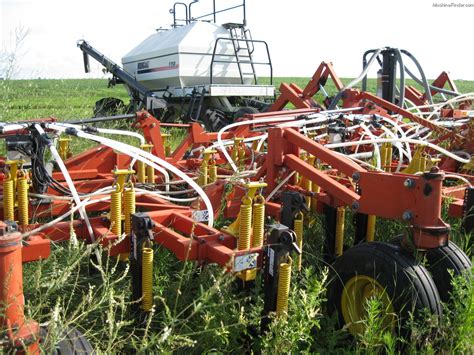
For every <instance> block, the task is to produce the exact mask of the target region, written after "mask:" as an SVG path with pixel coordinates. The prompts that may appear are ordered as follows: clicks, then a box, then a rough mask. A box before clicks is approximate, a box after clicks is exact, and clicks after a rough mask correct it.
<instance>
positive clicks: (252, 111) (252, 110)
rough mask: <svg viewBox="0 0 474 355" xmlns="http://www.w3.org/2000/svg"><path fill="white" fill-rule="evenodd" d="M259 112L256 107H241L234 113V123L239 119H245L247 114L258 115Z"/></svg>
mask: <svg viewBox="0 0 474 355" xmlns="http://www.w3.org/2000/svg"><path fill="white" fill-rule="evenodd" d="M258 112H259V111H258V110H257V109H256V108H255V107H252V106H242V107H239V109H238V110H237V111H235V112H234V121H235V120H236V119H238V118H241V117H244V115H246V114H251V115H253V114H255V113H258Z"/></svg>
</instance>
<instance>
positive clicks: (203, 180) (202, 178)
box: [198, 160, 208, 186]
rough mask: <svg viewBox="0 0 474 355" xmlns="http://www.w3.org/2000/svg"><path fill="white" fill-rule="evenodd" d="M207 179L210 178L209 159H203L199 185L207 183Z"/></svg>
mask: <svg viewBox="0 0 474 355" xmlns="http://www.w3.org/2000/svg"><path fill="white" fill-rule="evenodd" d="M207 180H208V172H207V161H205V160H203V161H202V164H201V166H200V167H199V177H198V185H199V186H204V185H207Z"/></svg>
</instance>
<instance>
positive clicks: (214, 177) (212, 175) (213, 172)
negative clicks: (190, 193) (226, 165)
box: [207, 159, 217, 184]
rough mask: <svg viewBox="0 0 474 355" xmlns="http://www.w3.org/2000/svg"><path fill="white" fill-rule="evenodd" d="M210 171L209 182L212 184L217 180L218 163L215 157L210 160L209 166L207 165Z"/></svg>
mask: <svg viewBox="0 0 474 355" xmlns="http://www.w3.org/2000/svg"><path fill="white" fill-rule="evenodd" d="M207 172H208V179H209V180H208V183H209V184H212V183H213V182H216V181H217V165H216V161H215V160H214V159H211V160H209V166H208V167H207Z"/></svg>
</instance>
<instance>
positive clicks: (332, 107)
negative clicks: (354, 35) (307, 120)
mask: <svg viewBox="0 0 474 355" xmlns="http://www.w3.org/2000/svg"><path fill="white" fill-rule="evenodd" d="M383 49H384V48H379V49H377V50H376V51H374V54H372V57H370V59H369V62H368V63H367V65H366V66H365V67H364V69H363V70H362V72H361V73H360V75H359V76H358V77H357V78H356V79H354V80H352V81H351V82H350V83H349V84H347V85H346V86H344V87H343V88H342V89H341V90H339V92H338V93H337V95H336V97H334V99H333V100H332V101H331V104H330V105H329V108H328V110H333V109H334V108H335V107H336V105H337V103H338V101H339V100H340V99H341V97H342V94H343V93H344V91H345V90H347V89H350V88H351V87H353V86H354V85H356V84H357V83H359V82H360V81H361V80H363V79H364V77H366V76H367V72H368V71H369V69H370V67H371V66H372V64H373V63H374V60H375V59H376V58H377V56H378V55H379V54H380V52H381V51H382V50H383Z"/></svg>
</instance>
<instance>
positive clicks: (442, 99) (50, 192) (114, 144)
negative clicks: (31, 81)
mask: <svg viewBox="0 0 474 355" xmlns="http://www.w3.org/2000/svg"><path fill="white" fill-rule="evenodd" d="M192 4H193V3H192ZM192 4H191V5H192ZM244 4H245V3H244ZM244 4H243V5H244ZM191 5H189V7H188V6H187V5H185V7H186V11H185V12H186V19H185V20H184V23H183V26H178V23H177V19H176V11H177V9H176V8H177V6H182V5H175V7H174V12H173V14H174V16H175V21H174V26H173V29H172V30H170V31H171V32H169V33H166V32H158V33H157V34H155V35H152V36H151V37H150V38H149V39H147V40H146V41H145V42H144V43H148V42H150V41H151V42H153V41H157V43H161V42H160V41H161V40H160V38H165V37H166V36H169V37H170V38H175V37H176V38H178V37H179V38H180V39H181V40H182V41H183V42H182V43H186V41H187V36H188V35H189V36H191V37H192V36H194V34H193V33H194V31H195V30H199V29H200V28H201V27H202V30H203V31H204V30H205V29H207V28H209V29H212V30H213V31H215V35H216V36H217V37H218V38H217V39H215V41H214V40H213V41H214V42H213V43H214V50H213V52H211V54H212V56H210V55H208V56H207V57H206V58H207V59H209V60H210V63H211V67H212V65H213V64H214V63H216V62H217V61H216V59H215V55H216V53H220V54H222V53H226V54H227V52H226V51H224V52H222V51H221V50H219V48H220V47H219V46H218V44H219V43H220V42H225V41H227V42H229V43H230V48H234V49H235V48H237V47H236V46H237V45H238V43H240V42H241V41H240V40H239V39H237V38H236V37H233V36H232V32H233V31H234V30H235V29H244V27H243V25H241V26H240V27H239V26H237V25H235V24H234V25H233V26H230V25H229V26H227V27H226V26H217V25H215V24H214V23H212V21H211V23H207V22H199V21H197V19H198V18H197V17H192V16H191V11H190V8H191ZM244 8H245V7H244ZM216 13H217V12H216V9H214V12H213V13H211V17H212V16H215V15H216ZM244 24H245V23H244ZM229 33H231V35H230V37H225V40H224V39H221V38H223V37H224V36H229ZM244 33H246V32H245V30H244ZM180 36H181V37H180ZM213 38H214V37H213ZM151 42H150V43H151ZM211 42H212V41H211ZM253 42H255V41H253ZM253 42H251V41H250V40H249V41H248V43H247V45H248V44H249V43H253ZM153 43H154V42H153ZM180 43H181V42H180ZM79 46H80V48H81V50H82V51H83V52H84V53H87V54H88V55H91V56H93V57H95V58H96V59H97V58H102V60H103V61H102V63H103V64H104V65H106V67H107V68H108V70H109V71H110V72H111V73H112V74H113V75H114V79H113V80H115V81H117V78H119V79H121V80H123V81H124V82H125V84H126V85H127V86H128V88H129V90H130V93H131V97H132V99H134V100H135V103H136V104H137V105H139V106H140V105H141V107H142V108H148V109H149V110H148V111H147V110H145V109H141V110H138V111H136V112H132V113H127V114H124V115H121V116H110V117H97V118H93V119H91V120H78V121H73V122H64V121H59V120H57V119H55V118H48V119H35V120H30V121H23V122H19V123H3V124H2V126H1V132H0V133H1V135H2V138H3V139H4V141H5V143H6V147H7V154H6V156H5V157H3V158H2V159H1V160H0V163H1V165H2V167H3V173H2V175H0V180H1V183H2V195H3V205H2V207H1V208H0V210H1V216H2V222H0V234H1V235H0V265H2V266H1V267H0V280H1V282H2V284H3V285H5V287H3V288H2V289H3V291H2V293H1V294H0V300H1V303H2V305H4V308H5V311H4V312H3V313H2V317H0V320H1V325H2V329H3V330H4V331H5V334H7V338H8V344H7V346H9V347H13V348H20V347H25V346H26V347H27V348H28V349H29V350H30V351H34V350H35V349H36V348H37V347H38V346H39V342H40V341H41V336H40V327H39V326H38V324H37V323H35V322H34V321H32V320H28V319H25V316H24V312H23V308H24V301H23V297H22V264H23V263H26V262H32V261H35V260H39V259H44V258H47V257H48V256H49V253H50V248H51V243H57V242H67V241H69V240H70V237H71V233H70V230H71V227H72V228H73V229H74V232H75V233H74V235H75V236H77V238H78V239H80V240H83V241H84V242H85V243H97V244H98V245H100V246H102V248H99V249H98V253H100V252H101V253H108V254H109V255H110V256H116V257H118V258H121V259H122V260H123V262H129V263H130V269H131V272H130V278H131V280H132V290H131V297H132V299H133V301H134V302H135V304H136V309H135V311H136V312H141V313H143V314H145V315H146V314H150V311H151V310H152V309H153V307H155V306H156V305H155V302H154V299H153V293H152V291H153V275H152V270H153V268H152V266H153V263H159V260H154V259H153V257H154V250H156V248H157V247H158V246H162V247H164V248H166V249H168V250H170V251H171V252H172V253H173V254H174V255H175V256H176V258H177V259H179V260H181V261H183V262H196V263H198V264H200V265H203V266H204V265H206V264H211V263H214V264H218V265H220V266H221V267H222V268H224V269H225V270H226V271H227V272H229V273H232V274H233V275H235V278H236V280H237V281H238V282H239V283H240V284H241V286H244V287H252V285H253V284H254V283H255V281H256V280H262V282H263V288H262V289H263V295H262V297H263V299H264V310H263V316H262V331H265V329H266V327H267V326H268V324H269V322H271V320H272V319H273V317H277V318H279V319H285V317H291V310H290V312H289V310H288V300H289V299H291V297H295V296H294V295H292V294H291V293H290V283H291V278H292V277H297V274H298V273H299V272H300V270H301V268H302V265H303V266H304V265H305V244H306V243H312V242H314V239H316V238H321V237H322V238H323V240H324V243H323V244H324V247H323V250H322V251H321V253H322V258H323V259H324V260H325V262H326V263H330V264H331V268H330V275H331V277H330V282H329V284H328V285H327V288H328V295H327V299H328V302H327V307H326V308H327V312H328V313H331V314H332V313H336V314H338V316H339V319H340V324H341V326H343V325H345V326H347V329H348V331H349V332H350V333H351V334H353V335H358V334H362V333H363V332H364V322H363V320H364V317H365V315H366V313H365V312H366V311H365V308H364V306H365V304H366V301H367V300H368V299H370V298H371V297H374V296H376V297H379V298H380V299H381V301H382V303H383V306H384V307H385V309H386V310H387V312H385V315H384V318H383V322H382V323H383V325H384V327H385V330H387V331H390V332H393V333H398V334H400V335H402V336H409V334H410V330H411V329H410V326H409V319H410V317H411V315H412V314H414V315H415V317H416V316H418V315H420V314H422V313H423V314H425V313H426V312H428V313H429V314H430V315H431V316H432V319H436V320H438V321H441V320H442V317H443V310H442V302H445V303H446V304H449V302H450V292H451V291H452V286H451V279H452V277H453V276H461V275H462V276H466V277H467V276H468V273H469V270H470V268H471V261H470V259H469V257H468V256H467V255H466V254H465V253H464V252H463V251H462V250H461V249H460V248H459V247H458V246H456V244H454V243H453V242H452V241H451V240H450V232H451V227H450V225H449V224H448V223H446V222H445V221H444V220H443V218H442V206H443V203H445V204H446V205H447V206H448V212H449V215H450V216H451V217H454V218H462V220H463V229H464V231H465V232H466V234H468V233H470V231H471V229H472V226H473V220H472V217H471V216H470V209H471V207H472V205H473V203H474V197H473V196H474V195H473V192H472V191H473V188H472V185H471V184H472V169H473V165H472V158H471V156H472V154H473V151H472V150H473V146H472V138H471V133H472V131H471V130H472V125H471V117H472V115H473V112H474V111H473V110H472V108H471V99H472V95H471V94H461V93H459V92H458V91H457V89H456V87H455V85H454V83H453V81H452V80H450V78H449V76H448V75H447V74H446V73H443V74H442V75H440V76H439V77H438V79H436V80H435V81H434V82H433V83H429V82H428V80H427V79H426V77H425V75H424V73H423V71H422V69H421V66H420V65H419V63H418V62H417V60H416V58H415V57H414V56H413V55H412V54H411V53H410V52H408V51H406V50H399V49H396V48H389V47H384V48H379V49H375V50H371V51H368V52H366V53H365V54H364V57H363V66H364V70H363V72H362V73H361V74H360V76H359V78H357V79H356V80H354V81H353V82H351V83H349V84H348V85H343V83H342V82H341V80H340V79H339V78H338V77H337V75H336V72H335V70H334V68H333V65H332V64H331V63H328V62H323V63H321V65H320V66H319V67H318V69H317V70H316V72H315V74H314V76H313V77H312V78H311V80H310V81H309V83H308V85H307V86H306V87H305V88H304V89H301V88H299V87H298V86H297V85H296V84H291V83H290V84H282V85H281V87H280V90H279V91H280V94H279V96H278V97H277V98H276V99H275V100H273V102H271V103H268V104H266V106H265V110H262V111H265V112H257V110H255V111H252V112H245V113H242V114H240V113H239V114H237V113H236V112H238V110H240V108H239V109H238V110H236V106H232V105H230V106H228V105H227V103H226V104H225V105H227V107H228V110H227V111H225V110H222V112H224V111H225V114H226V117H227V118H229V117H230V116H229V114H230V113H231V112H234V113H235V115H234V117H233V118H232V121H233V122H230V121H228V122H226V124H225V125H221V123H222V121H220V123H219V124H218V125H215V126H213V127H209V124H206V122H205V121H203V120H202V119H201V118H199V117H197V116H192V115H191V116H188V117H193V118H190V119H188V120H185V121H184V122H178V123H177V122H168V121H170V120H174V119H172V116H171V114H170V113H169V111H168V110H170V107H175V106H173V105H175V102H174V101H173V98H179V99H180V100H181V99H183V98H186V100H188V102H187V104H189V107H193V105H194V103H193V101H195V100H199V101H201V102H200V104H199V105H201V106H205V105H209V106H207V107H211V106H212V105H213V103H215V102H216V100H217V101H219V100H220V101H222V100H223V99H222V97H220V96H219V95H221V93H225V92H226V90H231V89H232V90H233V89H236V88H239V90H240V89H242V91H238V92H239V96H241V97H246V96H247V94H248V95H252V96H266V95H263V94H262V93H263V91H259V90H264V91H265V92H266V93H267V94H268V93H269V92H270V91H266V90H267V89H268V88H267V87H266V86H258V85H254V86H255V87H253V88H252V90H253V91H252V90H250V89H249V91H245V90H247V89H248V87H247V85H248V84H247V83H246V81H245V80H243V82H242V80H240V79H243V78H244V77H245V75H244V73H242V72H241V67H240V66H239V65H238V62H239V60H241V57H240V56H239V55H237V53H238V51H237V50H233V52H232V53H230V54H229V56H230V57H232V58H234V59H235V60H236V61H237V62H234V65H235V66H237V67H238V68H239V69H238V70H237V72H235V71H232V70H233V69H231V66H230V65H229V66H228V67H227V69H226V70H228V73H234V74H232V75H230V77H231V78H232V80H231V82H229V83H228V82H224V81H226V80H227V79H225V78H224V76H222V77H219V78H220V79H219V80H221V81H214V79H213V75H214V73H216V72H215V71H211V73H213V74H211V76H210V82H209V81H206V80H207V79H209V77H207V79H206V80H205V78H203V77H202V78H200V79H202V81H201V82H198V83H191V84H189V85H188V84H186V80H188V79H189V80H190V82H191V81H192V80H191V79H193V80H194V79H196V78H190V77H187V75H185V74H181V73H182V72H181V70H183V73H185V72H186V70H187V69H186V68H187V67H186V65H187V64H186V61H187V60H188V59H189V58H188V59H186V58H187V57H186V56H190V57H192V56H193V55H195V54H192V53H191V54H190V53H187V54H180V53H177V54H173V55H175V56H176V58H177V59H176V61H174V63H175V64H174V65H173V66H172V68H171V69H169V70H170V72H171V71H179V73H180V74H179V75H180V76H181V75H183V77H180V80H181V82H176V83H175V86H174V87H171V86H169V85H166V87H167V88H166V90H163V92H161V91H160V90H159V88H160V87H161V88H162V87H163V86H164V85H165V84H163V80H164V81H166V80H168V79H169V77H168V76H167V75H169V74H162V73H161V72H163V71H165V70H154V71H153V70H152V69H154V68H161V66H162V64H160V60H161V59H160V58H162V56H161V52H160V51H161V50H162V48H161V47H157V48H158V49H157V51H156V53H155V54H156V58H155V57H152V56H151V55H150V57H151V59H150V60H149V62H146V61H144V59H143V57H144V55H142V54H141V53H139V52H140V51H139V50H138V49H140V48H144V47H145V45H144V44H143V45H140V46H138V47H137V48H138V49H137V50H134V51H132V52H131V53H130V54H129V55H127V56H126V57H124V60H123V61H124V69H123V70H122V69H118V68H117V67H115V66H110V65H109V64H110V62H107V61H106V60H105V59H104V58H105V57H100V55H99V54H98V52H96V51H95V50H94V49H93V48H92V47H90V46H89V45H88V44H87V42H81V43H80V44H79ZM240 48H241V50H243V49H242V47H240ZM247 48H249V47H247ZM252 48H253V47H252ZM208 54H209V53H208ZM173 58H175V57H173ZM207 59H206V60H207ZM166 60H167V61H168V59H166ZM191 62H192V61H191ZM377 62H378V63H379V66H380V75H379V77H380V80H379V87H378V89H379V90H378V94H374V93H371V92H370V91H368V90H367V86H366V78H367V74H368V72H369V69H370V68H371V67H372V66H373V65H374V64H375V63H377ZM143 63H148V64H143ZM226 63H227V62H226ZM408 63H411V64H412V65H413V64H415V66H416V67H417V68H418V73H416V74H415V73H413V72H411V71H410V70H409V69H408V66H407V65H408ZM240 64H242V60H241V61H240ZM254 64H255V63H254ZM135 65H136V68H137V69H136V70H137V71H134V70H135V69H134V68H135V67H134V66H135ZM191 67H192V65H191ZM397 68H398V75H397ZM140 71H142V72H141V73H140ZM166 71H167V70H166ZM127 73H130V77H129V76H128V74H127ZM157 73H159V74H157ZM220 73H222V72H220ZM173 75H174V74H173ZM405 76H411V77H412V78H414V79H415V80H416V81H418V82H419V83H420V84H419V85H418V86H409V85H406V84H407V81H406V80H405ZM252 77H253V75H252ZM239 78H240V79H239ZM129 79H130V80H129ZM132 79H133V80H132ZM138 79H140V80H138ZM234 79H235V80H237V82H236V83H234V81H233V80H234ZM330 79H331V80H332V82H333V84H334V86H335V88H336V92H335V94H334V95H333V96H331V95H329V94H328V91H329V89H328V90H327V88H328V86H326V85H327V83H328V82H329V80H330ZM216 80H217V79H216ZM229 80H230V79H229ZM239 80H240V81H239ZM183 83H184V84H183ZM358 83H362V90H361V89H356V88H355V87H356V85H357V84H358ZM138 84H140V85H138ZM445 84H448V85H450V88H449V89H446V88H444V85H445ZM200 85H202V88H203V91H202V92H201V93H202V94H198V93H197V92H198V91H199V90H197V89H196V88H197V87H200ZM155 89H156V90H155ZM221 89H222V90H223V91H219V90H221ZM214 90H216V91H214ZM165 92H168V93H171V94H168V95H170V96H169V97H167V96H166V94H165ZM216 92H217V93H219V94H218V95H217V96H215V95H214V94H213V93H216ZM236 92H237V91H236ZM180 93H181V94H180ZM180 95H181V96H180ZM188 95H191V96H188ZM222 95H223V97H225V100H227V101H228V102H232V101H233V100H234V97H233V96H230V95H229V96H226V95H224V94H222ZM271 95H273V93H272V94H271ZM225 100H224V101H225ZM239 100H240V99H239ZM152 102H154V103H155V104H157V103H160V107H159V109H156V110H155V109H154V108H151V107H150V106H148V105H153V104H152ZM183 102H184V101H183ZM245 102H246V103H247V104H249V102H250V101H245ZM259 102H260V101H259ZM221 103H222V102H221ZM289 103H291V104H292V107H291V109H287V108H288V106H287V105H288V104H289ZM231 106H232V107H231ZM212 107H213V108H208V109H207V110H214V112H216V110H221V108H222V107H220V108H219V107H217V106H212ZM190 111H193V110H192V109H190ZM182 117H183V116H180V118H182ZM124 118H125V119H127V120H129V121H130V122H131V128H132V127H133V130H132V129H131V130H130V131H127V130H116V129H110V128H103V127H101V125H100V123H101V122H102V121H104V122H105V121H109V120H114V119H124ZM175 118H176V117H175ZM234 118H235V119H234ZM176 119H177V118H176ZM211 126H212V125H211ZM207 128H211V129H207ZM216 129H217V130H218V131H217V132H213V130H216ZM169 132H173V134H175V135H177V134H178V133H177V132H179V136H181V137H182V139H181V140H180V142H179V144H177V145H176V146H171V145H170V144H169V141H167V138H168V136H167V134H168V133H169ZM110 134H113V135H115V136H117V137H118V136H125V137H127V140H126V141H127V143H124V141H123V139H122V140H120V139H118V140H115V139H111V138H107V136H108V135H110ZM78 140H88V141H92V142H95V143H96V145H95V146H94V147H92V148H90V149H89V150H87V151H85V152H82V153H80V154H77V155H72V154H71V144H72V143H73V142H74V141H78ZM132 140H135V141H134V143H131V141H132ZM48 151H49V152H50V154H51V156H52V161H53V164H49V162H47V161H46V156H47V155H46V152H48ZM443 201H444V202H443ZM71 216H72V217H73V218H72V221H71ZM38 217H41V220H43V221H45V222H43V223H38V222H37V219H38ZM351 218H352V222H353V223H354V228H353V232H352V233H349V232H348V231H347V230H346V229H347V228H346V227H347V224H348V223H350V221H351ZM216 220H218V221H219V223H218V225H220V226H222V225H223V226H224V227H219V228H217V227H216V223H215V221H216ZM380 220H394V221H398V223H399V225H401V226H402V230H403V233H402V234H400V235H398V236H397V235H394V236H393V239H391V240H390V241H389V242H382V241H378V239H381V237H382V236H381V235H380V233H377V230H378V228H377V225H378V224H379V223H380ZM308 221H312V222H311V223H322V225H323V226H324V232H323V235H322V236H320V235H315V234H314V232H313V231H312V229H311V228H307V227H306V226H307V225H308V224H309V223H308ZM386 239H387V238H385V240H386ZM99 250H100V251H99ZM420 254H421V255H423V256H424V260H425V262H424V263H421V261H420V259H421V258H419V257H417V256H419V255H420Z"/></svg>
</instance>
